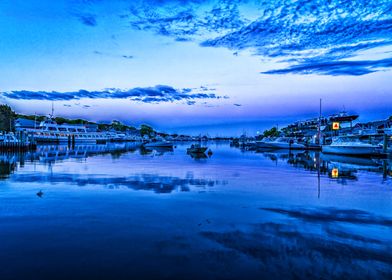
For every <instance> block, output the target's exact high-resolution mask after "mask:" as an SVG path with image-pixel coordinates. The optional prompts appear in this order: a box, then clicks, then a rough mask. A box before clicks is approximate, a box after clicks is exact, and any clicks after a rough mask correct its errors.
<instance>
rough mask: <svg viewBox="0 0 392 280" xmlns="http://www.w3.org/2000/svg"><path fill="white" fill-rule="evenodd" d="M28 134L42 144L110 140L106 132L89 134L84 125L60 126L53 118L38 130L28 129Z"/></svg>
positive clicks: (44, 122) (42, 124) (41, 124)
mask: <svg viewBox="0 0 392 280" xmlns="http://www.w3.org/2000/svg"><path fill="white" fill-rule="evenodd" d="M26 133H27V134H28V135H30V136H31V138H32V139H33V140H34V141H36V142H41V143H53V142H54V143H65V142H73V143H80V142H83V143H99V142H106V141H109V140H110V135H109V134H107V133H105V132H89V131H87V128H86V126H84V125H72V124H61V125H59V124H57V123H56V121H55V120H54V119H52V118H48V119H46V120H44V121H42V122H41V123H40V125H39V127H38V128H32V129H26Z"/></svg>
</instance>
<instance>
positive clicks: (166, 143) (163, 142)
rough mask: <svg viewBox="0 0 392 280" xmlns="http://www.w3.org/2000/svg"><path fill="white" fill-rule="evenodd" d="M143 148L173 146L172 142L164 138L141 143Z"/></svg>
mask: <svg viewBox="0 0 392 280" xmlns="http://www.w3.org/2000/svg"><path fill="white" fill-rule="evenodd" d="M143 147H144V148H171V149H172V148H173V143H172V142H170V141H166V140H161V141H152V142H148V143H145V144H143Z"/></svg>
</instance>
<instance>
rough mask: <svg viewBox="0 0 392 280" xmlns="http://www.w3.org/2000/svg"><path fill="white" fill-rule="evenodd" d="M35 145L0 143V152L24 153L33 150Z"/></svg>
mask: <svg viewBox="0 0 392 280" xmlns="http://www.w3.org/2000/svg"><path fill="white" fill-rule="evenodd" d="M36 148H37V145H36V144H35V143H12V142H5V143H4V142H3V143H0V151H2V152H26V151H31V150H35V149H36Z"/></svg>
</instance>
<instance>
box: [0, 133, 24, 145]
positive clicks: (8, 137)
mask: <svg viewBox="0 0 392 280" xmlns="http://www.w3.org/2000/svg"><path fill="white" fill-rule="evenodd" d="M0 143H20V141H19V140H18V139H17V138H16V137H15V134H14V133H12V132H10V133H7V134H1V135H0Z"/></svg>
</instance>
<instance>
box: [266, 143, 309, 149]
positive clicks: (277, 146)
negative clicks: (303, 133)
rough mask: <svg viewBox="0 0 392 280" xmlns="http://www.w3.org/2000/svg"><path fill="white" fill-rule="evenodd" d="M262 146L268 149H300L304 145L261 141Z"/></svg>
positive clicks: (303, 147)
mask: <svg viewBox="0 0 392 280" xmlns="http://www.w3.org/2000/svg"><path fill="white" fill-rule="evenodd" d="M263 148H268V149H287V150H290V149H291V150H302V149H305V146H304V145H301V144H296V143H293V144H289V143H273V142H271V143H263Z"/></svg>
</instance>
